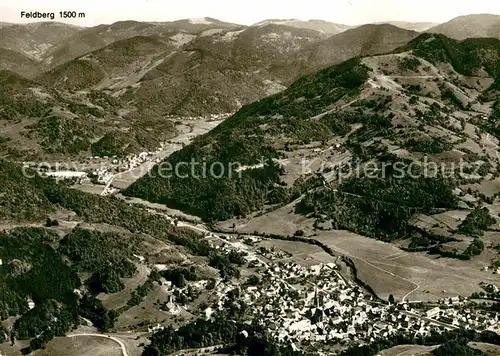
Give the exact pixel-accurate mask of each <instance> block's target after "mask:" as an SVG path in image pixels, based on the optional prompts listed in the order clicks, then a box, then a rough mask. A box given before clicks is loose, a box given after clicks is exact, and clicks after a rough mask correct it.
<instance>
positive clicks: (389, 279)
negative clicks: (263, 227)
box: [315, 231, 500, 300]
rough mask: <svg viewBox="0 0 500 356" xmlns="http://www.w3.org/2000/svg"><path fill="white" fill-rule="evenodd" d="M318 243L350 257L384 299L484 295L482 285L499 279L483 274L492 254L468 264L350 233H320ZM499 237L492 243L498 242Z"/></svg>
mask: <svg viewBox="0 0 500 356" xmlns="http://www.w3.org/2000/svg"><path fill="white" fill-rule="evenodd" d="M315 238H316V239H317V240H319V241H322V242H324V243H325V244H327V245H328V246H330V247H331V248H332V249H333V250H335V251H338V252H339V253H341V254H344V255H346V256H348V257H351V258H352V259H353V261H354V263H355V264H356V267H357V270H358V277H359V278H360V279H361V280H362V281H364V282H366V283H367V284H369V285H370V286H371V287H372V288H373V289H374V290H375V292H376V293H377V294H378V295H379V296H380V297H382V298H387V297H388V296H389V294H393V295H394V297H395V298H396V299H399V300H401V299H402V298H403V297H405V296H406V299H407V300H436V299H439V298H443V297H451V296H456V295H463V296H470V295H471V293H473V292H479V291H481V288H480V287H479V283H480V282H481V281H484V282H488V283H496V284H498V282H499V281H500V278H499V276H498V275H494V274H492V273H491V272H484V271H481V268H482V267H483V266H484V265H485V262H486V261H485V260H486V259H488V255H489V253H491V251H486V252H484V253H483V254H484V255H485V256H482V255H481V256H478V257H476V258H473V259H472V260H469V261H461V260H456V259H449V258H436V257H433V256H430V255H426V254H423V253H409V252H405V251H402V250H400V249H399V248H397V247H396V246H394V245H392V244H388V243H385V242H382V241H377V240H374V239H370V238H367V237H363V236H360V235H356V234H353V233H350V232H347V231H328V232H320V233H319V234H318V236H317V237H315ZM499 238H500V235H498V236H495V237H491V236H490V239H495V240H496V239H499Z"/></svg>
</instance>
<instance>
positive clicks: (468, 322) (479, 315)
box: [426, 305, 500, 330]
mask: <svg viewBox="0 0 500 356" xmlns="http://www.w3.org/2000/svg"><path fill="white" fill-rule="evenodd" d="M426 316H427V317H428V318H432V319H434V320H437V321H440V322H443V323H446V324H451V325H454V326H457V327H462V328H465V329H475V330H488V329H490V330H494V329H500V322H499V318H498V314H497V313H489V312H485V311H482V310H480V309H471V308H470V307H464V308H458V307H457V306H456V305H455V306H451V305H449V306H445V307H434V308H432V309H430V310H428V311H427V312H426Z"/></svg>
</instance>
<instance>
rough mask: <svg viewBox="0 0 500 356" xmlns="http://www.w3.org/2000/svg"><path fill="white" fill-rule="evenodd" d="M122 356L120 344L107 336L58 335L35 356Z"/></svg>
mask: <svg viewBox="0 0 500 356" xmlns="http://www.w3.org/2000/svg"><path fill="white" fill-rule="evenodd" d="M75 355H78V356H121V355H122V350H121V347H120V345H119V344H118V343H117V342H115V341H113V340H111V339H107V338H106V337H97V336H75V337H57V338H55V339H53V340H51V341H50V342H49V343H48V344H47V347H46V348H45V350H40V351H37V352H35V353H34V356H75Z"/></svg>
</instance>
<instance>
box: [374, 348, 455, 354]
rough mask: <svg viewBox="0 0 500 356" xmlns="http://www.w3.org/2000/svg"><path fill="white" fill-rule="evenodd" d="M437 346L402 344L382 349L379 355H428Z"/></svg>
mask: <svg viewBox="0 0 500 356" xmlns="http://www.w3.org/2000/svg"><path fill="white" fill-rule="evenodd" d="M435 348H436V346H420V345H400V346H395V347H392V348H390V349H387V350H384V351H381V352H379V353H378V354H377V356H428V355H432V354H431V352H432V350H434V349H435ZM450 356H451V355H450Z"/></svg>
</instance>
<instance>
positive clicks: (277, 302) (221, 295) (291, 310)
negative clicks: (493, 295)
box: [162, 233, 500, 351]
mask: <svg viewBox="0 0 500 356" xmlns="http://www.w3.org/2000/svg"><path fill="white" fill-rule="evenodd" d="M205 237H206V238H209V239H211V238H215V236H214V235H213V234H211V233H209V234H206V236H205ZM221 239H222V237H221ZM259 240H260V239H259ZM253 245H254V242H253V241H247V242H246V243H240V242H239V241H238V242H233V239H231V238H229V237H226V238H225V239H223V241H222V245H219V244H216V246H214V247H215V248H217V249H221V250H224V251H230V250H236V251H238V252H244V253H245V259H246V260H247V262H249V263H248V265H249V267H259V268H257V269H255V270H254V272H255V273H256V274H257V275H258V281H259V282H258V283H244V284H241V282H238V281H234V280H233V281H229V280H220V281H218V283H217V284H216V285H215V289H214V292H215V293H216V296H217V303H216V304H215V305H212V306H211V307H209V308H207V309H206V310H205V311H204V314H205V317H206V318H207V319H209V318H211V317H212V316H213V314H214V313H216V312H217V310H223V309H224V308H225V306H226V303H225V302H226V300H227V298H228V296H229V295H231V294H232V293H229V292H230V291H231V290H233V289H234V288H239V289H240V293H239V294H238V295H239V297H238V298H239V300H240V301H241V303H244V304H245V305H247V306H248V310H249V312H250V313H252V314H254V316H255V317H259V319H261V320H263V321H264V323H265V325H266V326H267V328H268V330H269V332H270V334H271V335H273V336H274V337H275V339H276V340H277V341H278V342H282V343H286V344H290V345H291V346H292V347H293V348H295V349H296V350H300V349H303V348H304V347H313V348H314V349H316V350H323V351H324V349H325V347H328V346H327V345H329V344H330V345H332V344H335V345H339V344H340V345H345V346H347V345H353V344H357V345H363V344H369V343H371V342H374V341H375V340H376V339H379V338H387V337H390V336H391V335H394V334H396V333H400V332H404V333H411V334H413V335H414V336H415V337H418V336H427V335H430V334H431V333H432V332H433V331H436V330H444V329H453V328H459V327H464V328H468V329H474V330H493V331H495V330H499V329H500V322H499V318H498V315H493V314H489V313H488V312H487V311H484V310H481V309H475V308H473V307H470V305H469V301H468V299H467V298H464V297H454V298H446V299H443V300H441V301H439V302H438V303H437V304H435V305H437V306H435V307H432V308H429V306H428V304H427V305H426V304H425V303H423V304H422V303H416V304H415V303H409V302H404V303H399V304H396V305H392V304H390V303H389V304H388V303H384V302H381V301H380V300H377V299H376V298H374V297H372V296H371V295H369V294H367V293H366V292H365V291H364V290H363V289H362V288H361V287H360V286H358V285H357V284H355V283H354V282H352V281H350V280H348V279H345V278H344V277H343V276H342V275H341V274H340V271H339V268H338V266H337V265H336V264H335V263H326V264H318V265H314V266H310V267H305V266H303V265H300V264H298V263H295V262H292V261H286V262H285V261H283V260H282V259H283V258H287V257H289V254H287V253H284V252H283V251H280V250H279V249H277V248H257V249H256V251H255V252H254V251H252V249H248V246H253ZM262 257H264V258H262ZM280 260H281V261H280ZM162 282H164V284H165V286H166V288H167V289H170V291H172V289H176V287H174V286H172V285H171V284H170V283H169V282H167V281H162ZM194 284H200V286H199V287H200V288H203V285H201V284H202V282H195V283H190V285H194ZM169 304H170V307H171V308H169V309H172V314H174V313H175V303H174V301H173V299H171V300H170V303H169Z"/></svg>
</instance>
